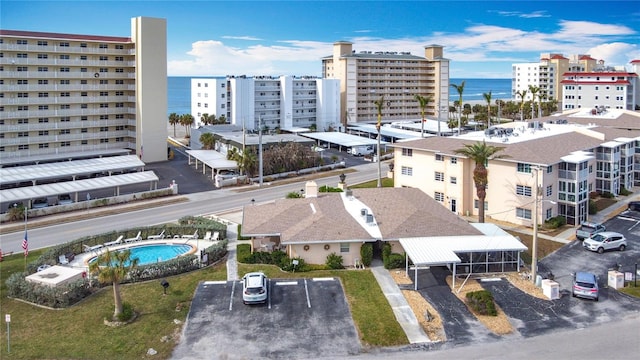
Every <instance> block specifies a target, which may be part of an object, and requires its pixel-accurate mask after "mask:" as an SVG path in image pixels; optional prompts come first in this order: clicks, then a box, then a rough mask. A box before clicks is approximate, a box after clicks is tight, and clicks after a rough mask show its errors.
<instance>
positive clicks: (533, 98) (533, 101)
mask: <svg viewBox="0 0 640 360" xmlns="http://www.w3.org/2000/svg"><path fill="white" fill-rule="evenodd" d="M529 91H530V92H531V120H533V118H534V116H533V112H534V111H535V109H536V96H537V95H538V92H539V91H540V88H539V87H537V86H533V85H529ZM538 116H540V112H539V111H538Z"/></svg>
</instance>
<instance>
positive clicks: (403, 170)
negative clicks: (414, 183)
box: [400, 166, 413, 176]
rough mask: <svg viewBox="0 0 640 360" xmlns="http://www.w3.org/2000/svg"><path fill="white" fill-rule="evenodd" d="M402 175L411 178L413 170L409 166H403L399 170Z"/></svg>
mask: <svg viewBox="0 0 640 360" xmlns="http://www.w3.org/2000/svg"><path fill="white" fill-rule="evenodd" d="M400 173H401V174H402V175H406V176H413V168H412V167H409V166H403V167H402V168H401V170H400Z"/></svg>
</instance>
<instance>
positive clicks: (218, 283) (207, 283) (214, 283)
mask: <svg viewBox="0 0 640 360" xmlns="http://www.w3.org/2000/svg"><path fill="white" fill-rule="evenodd" d="M226 283H227V282H226V281H204V282H203V283H202V284H203V285H222V284H226Z"/></svg>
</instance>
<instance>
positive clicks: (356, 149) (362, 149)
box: [347, 145, 373, 156]
mask: <svg viewBox="0 0 640 360" xmlns="http://www.w3.org/2000/svg"><path fill="white" fill-rule="evenodd" d="M347 152H348V153H349V154H351V155H353V156H365V155H371V154H373V146H372V145H358V146H352V147H350V148H349V150H348V151H347Z"/></svg>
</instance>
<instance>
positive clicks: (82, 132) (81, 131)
mask: <svg viewBox="0 0 640 360" xmlns="http://www.w3.org/2000/svg"><path fill="white" fill-rule="evenodd" d="M87 132H88V131H87V128H82V129H80V133H81V134H86V133H87Z"/></svg>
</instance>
